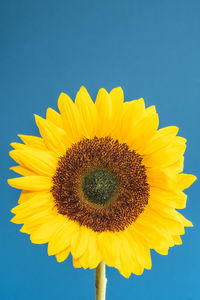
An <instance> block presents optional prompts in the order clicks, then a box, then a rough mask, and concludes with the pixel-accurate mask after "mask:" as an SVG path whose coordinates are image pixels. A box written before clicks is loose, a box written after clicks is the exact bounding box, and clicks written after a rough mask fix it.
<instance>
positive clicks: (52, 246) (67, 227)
mask: <svg viewBox="0 0 200 300" xmlns="http://www.w3.org/2000/svg"><path fill="white" fill-rule="evenodd" d="M77 230H78V225H77V223H75V222H73V221H69V220H68V219H67V217H66V221H65V222H64V223H63V226H62V227H61V228H60V229H59V230H58V231H56V232H55V233H54V234H53V235H52V237H51V239H50V241H49V244H48V255H54V254H57V253H59V252H61V251H63V250H64V249H65V248H67V247H68V246H70V244H71V239H72V235H73V234H74V233H75V232H76V231H77Z"/></svg>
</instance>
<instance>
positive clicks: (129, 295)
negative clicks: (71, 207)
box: [0, 0, 200, 300]
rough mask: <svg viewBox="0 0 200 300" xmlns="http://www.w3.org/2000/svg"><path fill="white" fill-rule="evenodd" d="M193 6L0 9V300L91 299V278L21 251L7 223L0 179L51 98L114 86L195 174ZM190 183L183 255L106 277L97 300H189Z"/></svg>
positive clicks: (194, 271) (197, 38)
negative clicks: (173, 138)
mask: <svg viewBox="0 0 200 300" xmlns="http://www.w3.org/2000/svg"><path fill="white" fill-rule="evenodd" d="M199 11H200V2H199V1H198V0H196V1H195V0H194V1H183V0H180V1H179V0H171V1H169V0H168V1H153V0H152V1H149V0H146V1H142V0H136V1H133V0H131V1H119V0H113V1H108V0H107V1H106V0H103V1H102V0H101V1H94V0H91V1H89V0H85V1H81V0H80V1H66V0H63V1H29V0H19V1H14V0H7V1H1V8H0V20H1V21H0V22H1V27H0V31H1V32H0V34H1V47H0V61H1V68H0V72H1V73H0V84H1V90H0V99H1V117H0V122H1V139H0V141H1V169H0V172H1V209H0V223H1V224H0V230H1V247H0V260H1V268H0V272H1V275H0V299H1V300H4V299H5V300H7V299H8V300H10V299H14V300H24V299H38V300H39V299H48V300H54V299H56V300H64V299H93V296H94V270H86V271H85V270H83V269H74V268H73V267H72V262H71V258H69V259H68V260H67V261H65V262H64V263H62V264H58V263H57V262H56V259H55V257H48V255H47V253H46V245H33V244H31V242H30V240H29V237H28V235H26V234H22V233H20V232H19V228H20V226H18V225H14V224H12V223H9V220H10V219H11V217H12V214H11V213H10V209H11V208H12V207H13V206H15V205H16V203H17V198H18V196H19V191H17V190H15V189H12V188H9V187H8V186H7V182H6V179H7V178H11V177H14V176H15V174H14V173H13V172H11V171H8V168H9V167H10V166H12V165H13V162H12V160H11V159H10V158H9V156H8V151H9V150H10V146H9V143H10V142H13V141H18V138H17V134H18V133H24V134H33V135H34V134H35V135H37V134H38V131H37V129H36V126H35V124H34V118H33V113H36V114H39V115H41V116H44V115H45V111H46V108H47V107H48V106H50V107H52V108H56V103H57V98H58V96H59V93H60V92H63V91H64V92H66V93H68V94H69V95H70V96H71V97H73V98H74V96H75V94H76V92H77V91H78V89H79V88H80V86H81V85H85V86H86V88H87V89H88V91H89V92H90V93H91V95H92V97H93V99H94V98H95V97H96V94H97V91H98V89H99V88H101V87H104V88H106V89H107V90H108V91H110V90H111V89H112V88H114V87H116V86H122V88H123V89H124V92H125V97H126V99H127V100H131V99H137V98H139V97H143V98H144V99H145V101H146V102H147V105H152V104H155V105H156V107H157V110H158V113H159V116H160V126H161V127H162V126H168V125H177V126H179V127H180V135H182V136H184V137H186V138H187V139H188V148H187V151H186V155H185V158H186V160H185V172H186V173H193V174H196V175H197V176H198V172H199V146H200V145H199V138H200V136H199V108H200V35H199V34H200V17H199ZM198 188H199V187H198V182H196V183H195V184H194V185H193V186H192V187H191V188H190V189H189V190H188V192H187V193H188V195H189V197H188V204H187V208H186V209H185V210H184V212H183V214H184V215H185V216H186V217H188V218H189V219H190V220H192V221H193V223H194V225H195V227H194V228H187V229H186V235H185V236H183V245H182V246H175V247H174V248H171V249H170V251H169V255H168V256H161V255H158V254H157V253H155V252H154V251H152V261H153V267H152V270H151V271H145V272H144V274H143V275H142V276H140V277H136V276H133V275H132V276H131V277H130V279H125V278H123V277H122V276H121V275H120V274H119V273H118V271H117V270H115V269H112V268H107V277H108V286H107V299H115V300H117V299H134V300H138V299H140V300H141V299H145V300H146V299H148V300H149V299H153V300H168V299H171V300H174V299H178V300H179V299H180V300H182V299H183V300H198V299H200V292H199V290H200V288H199V270H200V260H199V246H200V239H199V214H200V201H199V195H198Z"/></svg>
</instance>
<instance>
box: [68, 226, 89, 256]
mask: <svg viewBox="0 0 200 300" xmlns="http://www.w3.org/2000/svg"><path fill="white" fill-rule="evenodd" d="M88 239H89V232H88V229H87V227H84V226H81V227H80V228H79V230H77V231H76V232H75V233H74V234H73V236H72V241H71V253H72V256H73V257H75V258H79V257H80V256H81V255H83V253H84V252H85V250H86V248H87V245H88Z"/></svg>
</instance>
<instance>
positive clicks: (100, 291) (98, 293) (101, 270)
mask: <svg viewBox="0 0 200 300" xmlns="http://www.w3.org/2000/svg"><path fill="white" fill-rule="evenodd" d="M105 269H106V267H105V263H104V262H103V261H102V262H100V264H99V265H98V266H97V267H96V270H95V300H105V299H106V283H107V279H106V272H105Z"/></svg>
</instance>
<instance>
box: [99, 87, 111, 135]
mask: <svg viewBox="0 0 200 300" xmlns="http://www.w3.org/2000/svg"><path fill="white" fill-rule="evenodd" d="M95 106H96V109H97V114H98V127H97V136H98V137H101V136H105V135H108V134H109V131H110V127H109V126H110V122H111V116H112V101H111V96H110V95H109V94H108V92H107V91H106V90H105V89H100V90H99V92H98V94H97V98H96V102H95Z"/></svg>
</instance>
